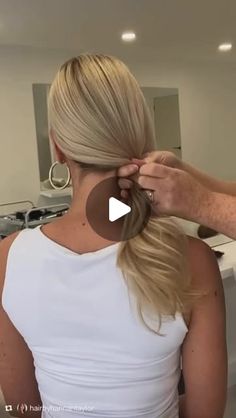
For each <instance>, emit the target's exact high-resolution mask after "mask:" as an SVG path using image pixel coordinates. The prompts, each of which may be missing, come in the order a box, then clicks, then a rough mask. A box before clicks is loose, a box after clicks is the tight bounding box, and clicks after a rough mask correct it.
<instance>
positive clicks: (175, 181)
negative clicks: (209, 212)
mask: <svg viewBox="0 0 236 418" xmlns="http://www.w3.org/2000/svg"><path fill="white" fill-rule="evenodd" d="M137 182H138V184H139V185H140V186H141V188H142V189H144V190H152V191H153V204H152V207H153V210H154V212H156V213H157V214H164V215H172V216H178V217H183V218H185V219H188V220H193V221H197V220H198V219H200V218H201V215H202V213H201V212H202V211H203V210H204V211H205V209H206V207H208V206H209V207H210V206H211V201H212V196H211V195H212V192H211V191H210V190H208V189H206V188H205V187H204V186H202V185H201V184H200V183H199V182H198V181H197V180H195V178H194V177H192V176H191V175H190V174H188V173H187V172H185V171H183V170H179V169H175V168H170V167H166V166H164V165H160V164H156V163H146V164H143V165H142V166H141V167H140V169H139V176H138V179H137Z"/></svg>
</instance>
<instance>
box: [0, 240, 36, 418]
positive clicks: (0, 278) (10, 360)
mask: <svg viewBox="0 0 236 418" xmlns="http://www.w3.org/2000/svg"><path fill="white" fill-rule="evenodd" d="M15 238H16V234H13V235H11V236H10V237H8V238H5V239H4V240H3V241H1V242H0V387H1V390H2V392H3V395H4V398H5V402H6V403H7V404H10V405H12V406H13V408H14V410H15V408H16V406H17V404H22V403H25V404H26V405H35V406H36V405H41V398H40V394H39V391H38V385H37V381H36V378H35V369H34V363H33V357H32V353H31V351H30V350H29V348H28V346H27V344H26V343H25V341H24V339H23V337H22V336H21V335H20V334H19V332H18V331H17V330H16V328H15V327H14V325H13V324H12V322H11V321H10V319H9V317H8V315H7V314H6V312H5V311H4V309H3V306H2V290H3V285H4V279H5V271H6V264H7V257H8V252H9V249H10V246H11V245H12V243H13V241H14V239H15ZM12 414H13V415H14V416H24V417H31V416H34V417H36V416H38V417H40V413H37V414H32V413H29V412H28V413H24V414H23V415H21V414H20V413H19V412H14V411H13V412H12Z"/></svg>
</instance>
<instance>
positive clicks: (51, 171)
mask: <svg viewBox="0 0 236 418" xmlns="http://www.w3.org/2000/svg"><path fill="white" fill-rule="evenodd" d="M58 164H60V163H59V162H58V161H55V163H53V164H52V165H51V167H50V170H49V174H48V180H49V183H50V184H51V186H52V188H53V189H55V190H63V189H65V188H66V187H67V186H69V184H70V181H71V175H70V170H69V168H68V166H66V168H67V179H66V182H65V184H63V185H62V186H57V185H56V184H55V183H54V182H53V170H54V168H55V167H56V166H57V165H58Z"/></svg>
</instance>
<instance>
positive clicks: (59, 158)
mask: <svg viewBox="0 0 236 418" xmlns="http://www.w3.org/2000/svg"><path fill="white" fill-rule="evenodd" d="M49 136H50V139H51V141H52V143H53V147H54V152H55V155H56V159H57V161H58V162H59V163H61V164H64V163H65V160H66V158H65V155H64V154H63V152H62V151H61V150H60V148H59V147H58V145H57V143H56V135H55V132H53V130H52V129H50V133H49Z"/></svg>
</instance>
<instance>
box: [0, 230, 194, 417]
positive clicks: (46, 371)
mask: <svg viewBox="0 0 236 418" xmlns="http://www.w3.org/2000/svg"><path fill="white" fill-rule="evenodd" d="M118 245H119V244H114V245H111V246H109V247H106V248H103V249H101V250H98V251H95V252H91V253H85V254H82V255H80V254H77V253H74V252H73V251H71V250H69V249H66V248H65V247H63V246H61V245H59V244H57V243H55V242H54V241H52V240H51V239H49V238H48V237H46V235H44V234H43V232H42V231H41V230H40V228H36V229H33V230H29V229H26V230H24V231H22V232H21V233H20V234H19V235H18V236H17V238H16V239H15V241H14V242H13V244H12V246H11V248H10V251H9V256H8V262H7V270H6V277H5V284H4V289H3V296H2V300H3V307H4V309H5V311H6V312H7V314H8V316H9V317H10V319H11V321H12V323H13V324H14V325H15V327H16V328H17V330H18V331H19V332H20V334H21V335H22V336H23V337H24V339H25V341H26V343H27V345H28V346H29V348H30V350H31V351H32V354H33V357H34V363H35V373H36V379H37V382H38V387H39V391H40V394H41V399H42V402H43V407H42V411H43V413H42V417H43V418H52V417H53V418H75V417H86V418H113V417H114V418H177V417H178V416H179V415H178V390H177V386H178V381H179V377H180V347H181V344H182V342H183V340H184V338H185V335H186V332H187V327H186V325H185V323H184V320H183V318H182V316H180V315H177V316H176V318H175V320H173V319H170V318H168V319H167V318H163V323H162V327H161V330H160V331H161V333H162V334H164V336H160V335H157V334H154V333H152V332H151V331H149V330H148V329H147V328H146V327H145V326H144V325H143V324H142V323H141V321H140V319H139V317H138V314H137V312H136V310H135V303H133V302H134V301H135V297H134V296H133V295H130V296H129V293H128V290H127V286H126V283H125V280H124V278H123V276H122V273H121V271H120V270H119V269H118V268H117V266H116V258H117V248H118ZM149 323H150V324H151V322H149ZM153 323H154V322H153Z"/></svg>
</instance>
